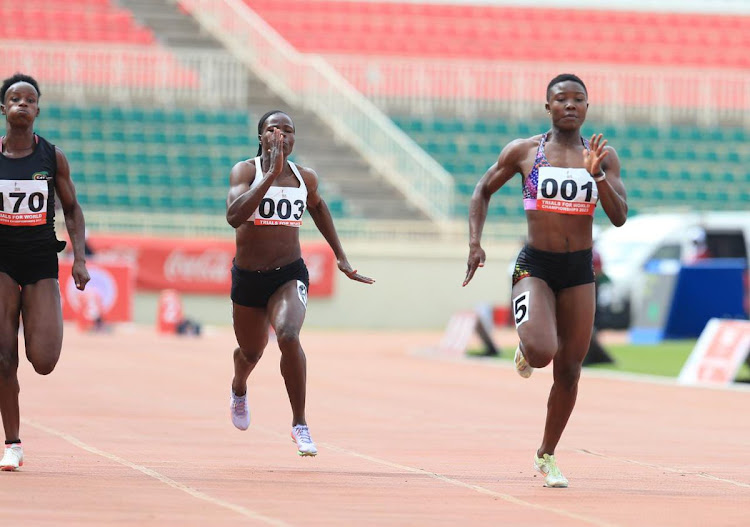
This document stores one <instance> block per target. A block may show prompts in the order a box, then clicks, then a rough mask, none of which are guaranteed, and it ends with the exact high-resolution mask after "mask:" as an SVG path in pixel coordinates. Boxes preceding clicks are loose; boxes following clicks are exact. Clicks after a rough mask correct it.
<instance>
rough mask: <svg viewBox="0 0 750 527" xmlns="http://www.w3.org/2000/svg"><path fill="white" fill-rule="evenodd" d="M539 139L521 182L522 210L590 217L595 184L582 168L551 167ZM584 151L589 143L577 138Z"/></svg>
mask: <svg viewBox="0 0 750 527" xmlns="http://www.w3.org/2000/svg"><path fill="white" fill-rule="evenodd" d="M548 134H549V132H547V133H546V134H544V135H543V136H542V139H541V141H539V148H537V151H536V158H535V159H534V167H533V168H532V169H531V172H529V175H528V176H526V177H525V178H524V179H523V208H524V210H543V211H547V212H557V213H558V214H576V215H582V214H586V215H590V216H593V215H594V211H595V209H596V203H597V201H599V191H598V189H597V187H596V182H594V178H593V177H591V174H589V173H588V171H587V170H586V169H585V168H560V167H553V166H552V165H550V164H549V161H547V156H546V154H545V153H544V145H545V143H546V142H547V135H548ZM581 143H582V144H583V147H584V148H585V149H587V150H588V149H589V142H588V141H587V140H586V139H584V138H583V137H581Z"/></svg>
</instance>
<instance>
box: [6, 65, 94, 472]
mask: <svg viewBox="0 0 750 527" xmlns="http://www.w3.org/2000/svg"><path fill="white" fill-rule="evenodd" d="M39 95H40V93H39V85H38V84H37V82H36V80H34V79H33V78H32V77H29V76H27V75H22V74H20V73H17V74H15V75H13V76H12V77H10V78H8V79H5V80H4V81H3V84H2V88H0V101H1V102H2V105H0V110H1V111H2V114H3V115H4V116H5V135H4V136H3V137H1V138H0V148H1V153H0V414H2V418H3V428H4V429H5V449H4V452H3V457H2V459H1V460H0V470H7V471H13V470H16V469H18V468H19V467H20V466H22V465H23V448H22V446H21V439H20V437H19V431H20V430H19V429H20V410H19V405H18V392H19V385H18V375H17V372H18V330H19V327H20V321H21V317H23V334H24V342H25V347H26V357H27V358H28V359H29V362H31V364H32V365H33V366H34V370H36V372H37V373H39V374H41V375H47V374H49V373H51V372H52V370H54V368H55V365H56V364H57V361H58V359H59V358H60V350H61V348H62V337H63V321H62V307H61V304H60V287H59V285H58V282H57V278H58V262H57V253H58V252H60V251H61V250H62V249H63V248H64V247H65V242H61V241H58V240H57V237H56V236H55V228H54V222H55V195H57V197H58V198H59V199H60V203H61V204H62V210H63V214H64V215H65V226H66V227H67V230H68V235H69V236H70V240H71V243H72V245H73V258H74V260H73V271H72V275H73V279H74V281H75V284H76V287H78V289H81V290H82V289H84V287H86V283H87V282H88V281H89V274H88V271H87V270H86V263H85V259H84V230H85V227H84V220H83V212H81V207H80V205H79V204H78V200H77V199H76V193H75V187H74V186H73V181H72V180H71V177H70V167H69V166H68V160H67V159H66V157H65V154H63V153H62V151H61V150H60V149H59V148H56V147H55V146H54V145H51V144H50V143H48V142H47V141H46V140H45V139H44V138H43V137H40V136H38V135H36V134H35V133H34V121H35V120H36V118H37V116H38V115H39Z"/></svg>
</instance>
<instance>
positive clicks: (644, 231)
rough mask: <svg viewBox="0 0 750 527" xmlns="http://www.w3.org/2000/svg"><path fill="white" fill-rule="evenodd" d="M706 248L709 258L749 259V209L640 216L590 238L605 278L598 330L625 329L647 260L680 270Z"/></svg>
mask: <svg viewBox="0 0 750 527" xmlns="http://www.w3.org/2000/svg"><path fill="white" fill-rule="evenodd" d="M701 243H703V244H705V248H707V250H708V253H709V254H710V257H712V258H743V259H745V261H747V260H748V255H750V211H736V212H695V213H665V214H639V215H637V216H633V217H632V218H628V220H627V221H626V222H625V225H623V226H622V227H609V228H607V229H605V230H603V231H602V232H601V233H600V234H599V235H598V236H597V237H596V239H595V244H594V247H595V248H596V250H597V251H598V252H599V255H600V256H601V259H602V269H603V272H604V275H606V277H607V278H608V279H609V280H608V281H605V283H601V284H600V285H599V293H598V303H597V326H598V327H600V328H616V329H624V328H627V327H629V325H630V320H631V313H630V309H631V304H632V303H631V298H632V293H633V290H634V285H635V284H638V283H640V281H641V279H642V273H643V272H644V267H645V266H646V264H647V263H648V262H651V261H653V260H660V261H662V263H663V264H664V265H670V264H671V265H675V266H679V264H680V263H684V262H688V261H690V259H691V258H692V257H693V256H695V254H696V250H697V249H698V245H699V244H701Z"/></svg>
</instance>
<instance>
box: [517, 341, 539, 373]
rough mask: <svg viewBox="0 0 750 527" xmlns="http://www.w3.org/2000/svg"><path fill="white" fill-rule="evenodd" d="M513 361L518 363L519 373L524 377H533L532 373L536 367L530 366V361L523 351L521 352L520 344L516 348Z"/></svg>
mask: <svg viewBox="0 0 750 527" xmlns="http://www.w3.org/2000/svg"><path fill="white" fill-rule="evenodd" d="M513 362H514V363H515V365H516V371H517V372H518V375H520V376H521V377H523V378H524V379H528V378H529V377H531V373H532V372H533V371H534V368H532V367H531V366H529V363H528V362H526V357H524V356H523V353H521V345H520V344H519V345H518V347H517V348H516V355H515V356H514V357H513Z"/></svg>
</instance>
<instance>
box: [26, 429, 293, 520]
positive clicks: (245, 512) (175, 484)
mask: <svg viewBox="0 0 750 527" xmlns="http://www.w3.org/2000/svg"><path fill="white" fill-rule="evenodd" d="M21 421H22V422H23V423H24V424H25V425H28V426H31V427H33V428H36V429H37V430H41V431H42V432H45V433H47V434H50V435H52V436H55V437H59V438H60V439H63V440H65V441H67V442H68V443H70V444H72V445H74V446H76V447H78V448H80V449H82V450H85V451H86V452H89V453H91V454H94V455H97V456H101V457H103V458H105V459H108V460H110V461H113V462H115V463H118V464H120V465H123V466H126V467H128V468H131V469H133V470H136V471H138V472H141V473H142V474H145V475H146V476H149V477H151V478H154V479H155V480H157V481H160V482H162V483H164V484H166V485H168V486H170V487H172V488H174V489H176V490H179V491H182V492H184V493H186V494H188V495H190V496H192V497H194V498H198V499H199V500H203V501H205V502H208V503H211V504H212V505H216V506H218V507H222V508H225V509H229V510H231V511H233V512H236V513H237V514H240V515H241V516H244V517H246V518H249V519H251V520H256V521H259V522H262V523H264V524H266V525H274V526H276V527H290V524H288V523H286V522H284V521H282V520H279V519H276V518H271V517H268V516H264V515H263V514H260V513H258V512H255V511H252V510H250V509H248V508H246V507H242V506H241V505H236V504H234V503H230V502H228V501H224V500H222V499H218V498H214V497H212V496H209V495H208V494H205V493H203V492H201V491H199V490H196V489H194V488H191V487H188V486H187V485H185V484H184V483H180V482H179V481H175V480H173V479H171V478H168V477H167V476H165V475H163V474H160V473H159V472H157V471H155V470H152V469H150V468H148V467H144V466H143V465H138V464H136V463H133V462H131V461H128V460H127V459H123V458H121V457H119V456H116V455H114V454H110V453H109V452H105V451H104V450H100V449H98V448H96V447H93V446H90V445H88V444H86V443H84V442H83V441H81V440H80V439H78V438H76V437H74V436H72V435H70V434H66V433H65V432H60V431H59V430H55V429H54V428H50V427H48V426H45V425H43V424H40V423H37V422H35V421H32V420H29V419H22V420H21Z"/></svg>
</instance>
